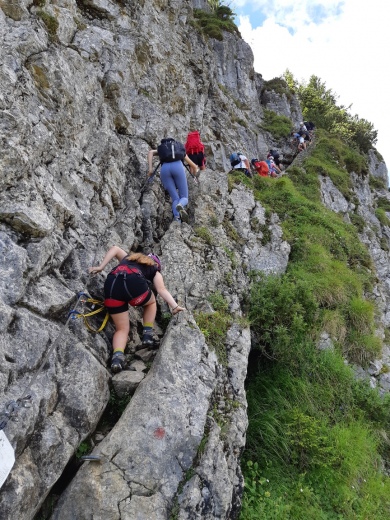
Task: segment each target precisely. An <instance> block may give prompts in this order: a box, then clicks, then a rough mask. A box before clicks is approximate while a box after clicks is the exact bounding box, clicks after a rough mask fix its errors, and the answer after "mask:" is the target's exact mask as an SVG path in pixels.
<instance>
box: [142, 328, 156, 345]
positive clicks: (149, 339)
mask: <svg viewBox="0 0 390 520" xmlns="http://www.w3.org/2000/svg"><path fill="white" fill-rule="evenodd" d="M152 345H154V339H153V334H152V333H151V332H145V334H144V335H143V336H142V346H143V347H151V346H152Z"/></svg>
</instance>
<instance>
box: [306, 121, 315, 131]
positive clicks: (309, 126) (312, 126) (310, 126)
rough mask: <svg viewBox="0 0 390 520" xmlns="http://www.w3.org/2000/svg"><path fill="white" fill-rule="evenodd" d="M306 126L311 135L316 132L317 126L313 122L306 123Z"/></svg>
mask: <svg viewBox="0 0 390 520" xmlns="http://www.w3.org/2000/svg"><path fill="white" fill-rule="evenodd" d="M304 125H305V126H306V128H307V131H308V132H309V133H312V132H313V131H314V128H315V126H316V125H315V124H314V123H313V122H312V121H304Z"/></svg>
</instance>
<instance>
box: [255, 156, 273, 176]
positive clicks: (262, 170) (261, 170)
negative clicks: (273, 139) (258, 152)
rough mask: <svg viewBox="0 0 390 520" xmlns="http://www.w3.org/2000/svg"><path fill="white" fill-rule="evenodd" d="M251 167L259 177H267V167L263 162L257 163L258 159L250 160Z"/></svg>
mask: <svg viewBox="0 0 390 520" xmlns="http://www.w3.org/2000/svg"><path fill="white" fill-rule="evenodd" d="M251 165H252V167H253V168H254V169H255V170H256V172H257V173H258V174H259V175H260V177H269V167H268V164H267V163H266V162H265V161H259V159H252V160H251Z"/></svg>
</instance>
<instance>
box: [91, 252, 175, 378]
mask: <svg viewBox="0 0 390 520" xmlns="http://www.w3.org/2000/svg"><path fill="white" fill-rule="evenodd" d="M113 258H116V259H117V260H119V264H118V265H117V266H116V267H114V269H112V270H111V271H110V273H109V274H108V276H107V279H106V281H105V283H104V305H105V307H106V309H107V311H108V312H109V314H110V316H111V318H112V321H113V322H114V325H115V333H114V336H113V340H112V348H113V355H112V360H111V370H112V372H114V373H117V372H120V371H121V370H122V369H123V368H124V366H125V355H124V351H125V348H126V344H127V339H128V336H129V332H130V322H129V313H128V309H129V305H131V306H132V307H141V306H142V307H143V336H142V345H143V346H145V347H146V346H151V345H153V344H154V340H153V326H154V320H155V318H156V311H157V303H156V298H155V295H154V293H153V291H152V289H151V285H153V286H154V288H155V289H156V291H157V293H158V294H159V295H160V296H161V298H162V299H163V300H164V301H166V302H167V304H168V305H169V307H170V309H171V313H172V315H175V314H177V313H178V312H181V311H184V310H185V308H184V307H180V306H179V305H178V304H177V302H176V301H175V300H174V298H173V296H172V295H171V293H170V292H169V291H168V289H166V288H165V285H164V280H163V277H162V275H161V272H160V271H161V261H160V259H159V257H158V256H157V255H155V254H153V253H150V254H149V255H144V254H142V253H130V254H129V253H126V251H124V250H123V249H121V248H120V247H118V246H113V247H111V248H110V249H109V250H108V251H107V253H106V255H105V257H104V259H103V261H102V263H101V264H100V265H98V266H97V267H90V268H89V272H90V273H91V274H96V273H100V272H101V271H102V270H103V269H104V267H105V266H106V265H107V264H108V262H110V261H111V260H112V259H113Z"/></svg>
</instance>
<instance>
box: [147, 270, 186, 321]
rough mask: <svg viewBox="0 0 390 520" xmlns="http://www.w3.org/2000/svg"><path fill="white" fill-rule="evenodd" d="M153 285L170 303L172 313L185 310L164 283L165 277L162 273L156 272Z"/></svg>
mask: <svg viewBox="0 0 390 520" xmlns="http://www.w3.org/2000/svg"><path fill="white" fill-rule="evenodd" d="M153 285H154V287H155V288H156V291H157V292H158V294H159V295H160V296H161V298H162V299H163V300H164V301H166V302H167V304H168V305H169V307H170V309H171V312H172V314H177V313H178V312H181V311H184V310H185V308H184V307H180V306H179V305H178V303H177V302H176V300H175V299H174V298H173V296H172V294H171V293H170V292H169V291H168V289H167V288H166V287H165V285H164V279H163V277H162V274H161V273H156V274H155V276H154V278H153Z"/></svg>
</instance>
